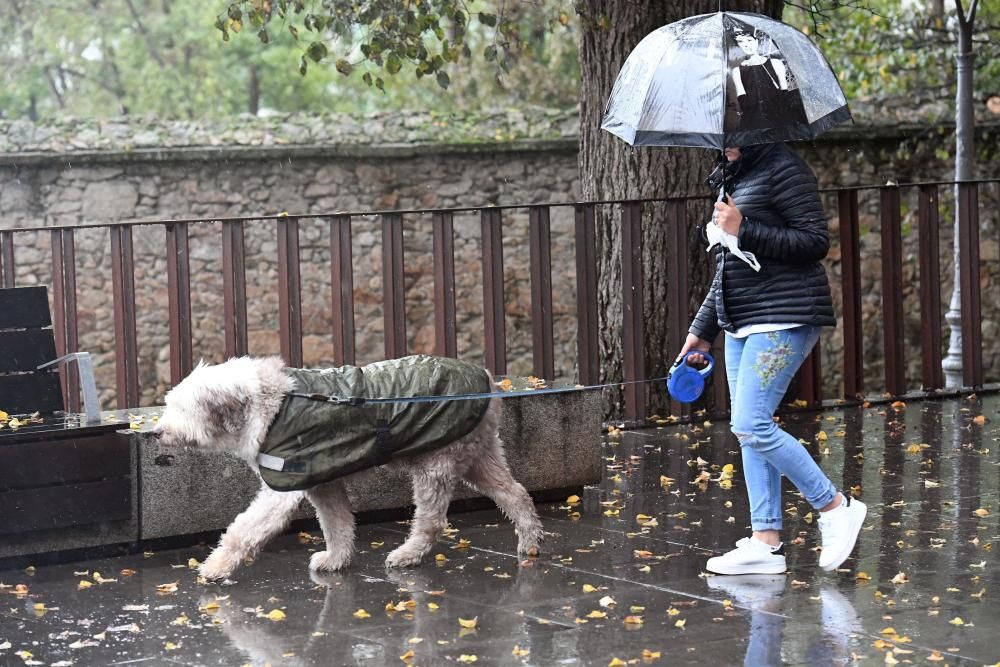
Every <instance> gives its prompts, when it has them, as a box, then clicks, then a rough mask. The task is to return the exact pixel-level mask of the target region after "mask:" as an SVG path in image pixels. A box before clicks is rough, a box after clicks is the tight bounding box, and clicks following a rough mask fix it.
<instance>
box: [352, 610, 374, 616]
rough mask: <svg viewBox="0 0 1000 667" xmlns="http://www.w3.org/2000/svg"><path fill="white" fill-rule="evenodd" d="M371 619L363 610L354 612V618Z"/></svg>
mask: <svg viewBox="0 0 1000 667" xmlns="http://www.w3.org/2000/svg"><path fill="white" fill-rule="evenodd" d="M371 617H372V615H371V614H369V613H368V612H367V611H365V610H364V609H358V610H357V611H356V612H354V618H371Z"/></svg>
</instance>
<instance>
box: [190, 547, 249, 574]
mask: <svg viewBox="0 0 1000 667" xmlns="http://www.w3.org/2000/svg"><path fill="white" fill-rule="evenodd" d="M240 560H241V559H240V557H239V554H237V553H236V552H234V551H230V550H229V549H226V548H224V547H219V548H217V549H215V550H214V551H213V552H212V553H211V554H209V556H208V558H206V559H205V562H203V563H202V564H201V565H199V566H198V574H200V575H201V576H203V577H205V578H206V579H208V580H209V581H217V580H219V579H225V578H227V577H228V576H229V575H231V574H232V573H233V572H235V571H236V568H238V567H239V566H240Z"/></svg>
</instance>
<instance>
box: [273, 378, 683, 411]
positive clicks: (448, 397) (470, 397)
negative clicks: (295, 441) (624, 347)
mask: <svg viewBox="0 0 1000 667" xmlns="http://www.w3.org/2000/svg"><path fill="white" fill-rule="evenodd" d="M669 377H670V376H669V375H667V376H666V377H660V378H653V379H651V380H629V381H628V382H608V383H605V384H591V385H576V386H573V387H546V388H543V389H526V390H523V391H487V392H482V393H478V394H445V395H442V396H396V397H392V398H367V397H365V396H349V397H346V398H345V397H343V396H327V395H326V394H300V393H296V392H289V393H287V394H285V395H286V396H289V397H292V398H301V399H305V400H309V401H317V402H319V403H330V404H333V405H349V406H355V407H357V406H362V405H373V404H374V405H379V404H384V403H438V402H444V401H478V400H483V399H490V398H514V397H517V396H539V395H542V394H574V393H577V392H581V391H593V390H595V389H606V388H608V387H622V386H625V385H631V384H646V383H648V382H666V380H667V379H668V378H669Z"/></svg>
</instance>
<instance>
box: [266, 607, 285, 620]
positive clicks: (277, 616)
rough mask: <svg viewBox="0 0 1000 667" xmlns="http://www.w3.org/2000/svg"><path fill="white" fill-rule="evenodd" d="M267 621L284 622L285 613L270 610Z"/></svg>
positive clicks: (278, 610)
mask: <svg viewBox="0 0 1000 667" xmlns="http://www.w3.org/2000/svg"><path fill="white" fill-rule="evenodd" d="M267 619H268V620H269V621H283V620H285V612H283V611H281V610H280V609H272V610H271V611H269V612H267Z"/></svg>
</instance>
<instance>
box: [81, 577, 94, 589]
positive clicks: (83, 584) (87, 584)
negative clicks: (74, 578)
mask: <svg viewBox="0 0 1000 667" xmlns="http://www.w3.org/2000/svg"><path fill="white" fill-rule="evenodd" d="M93 585H94V584H93V583H92V582H90V581H87V580H86V579H83V580H81V581H80V583H79V584H78V585H77V588H78V589H80V590H81V591H82V590H85V589H87V588H90V587H91V586H93Z"/></svg>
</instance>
